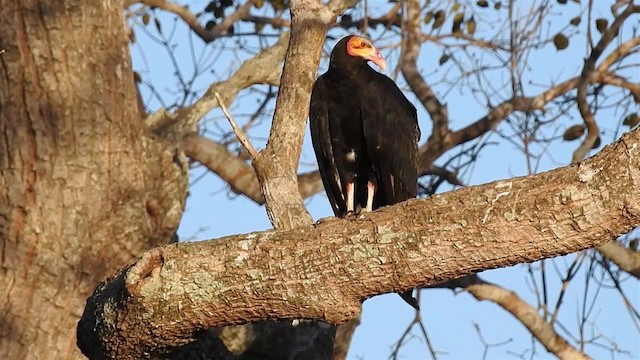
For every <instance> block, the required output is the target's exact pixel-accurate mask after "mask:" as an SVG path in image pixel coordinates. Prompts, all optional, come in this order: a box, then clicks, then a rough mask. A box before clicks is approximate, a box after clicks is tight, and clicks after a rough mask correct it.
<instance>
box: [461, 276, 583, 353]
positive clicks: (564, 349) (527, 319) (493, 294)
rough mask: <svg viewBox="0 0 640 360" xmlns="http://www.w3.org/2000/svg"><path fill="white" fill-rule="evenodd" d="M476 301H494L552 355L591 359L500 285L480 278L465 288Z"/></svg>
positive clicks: (514, 294)
mask: <svg viewBox="0 0 640 360" xmlns="http://www.w3.org/2000/svg"><path fill="white" fill-rule="evenodd" d="M465 290H467V291H468V292H469V293H470V294H471V295H473V296H474V297H475V298H476V299H478V300H480V301H482V300H489V301H493V302H494V303H496V304H497V305H499V306H501V307H502V308H503V309H505V310H507V311H508V312H510V313H511V314H512V315H513V316H514V317H515V318H516V319H518V320H519V321H520V322H521V323H522V324H523V325H524V326H525V327H526V328H527V330H529V332H530V333H531V334H532V335H533V336H534V337H535V338H536V339H538V341H540V343H541V344H542V345H543V346H544V347H545V348H546V349H547V351H549V352H550V353H552V354H554V355H556V356H557V357H558V358H559V359H567V360H569V359H571V360H574V359H589V357H588V356H586V355H585V354H584V353H582V352H580V351H578V350H576V349H575V348H574V347H572V346H571V345H570V344H569V343H568V342H567V341H566V340H565V339H563V338H562V337H561V336H559V335H558V334H557V333H556V331H555V330H554V329H553V326H552V325H551V324H549V323H547V322H546V321H545V320H544V318H543V317H542V316H540V315H538V311H537V310H536V309H535V308H534V307H533V306H531V305H529V304H527V303H526V302H525V301H523V300H522V299H521V298H520V297H519V296H518V295H517V294H516V293H514V292H513V291H509V290H507V289H505V288H503V287H501V286H499V285H495V284H490V283H488V282H485V281H483V280H480V279H479V278H478V281H477V282H476V283H474V284H471V285H468V286H466V287H465Z"/></svg>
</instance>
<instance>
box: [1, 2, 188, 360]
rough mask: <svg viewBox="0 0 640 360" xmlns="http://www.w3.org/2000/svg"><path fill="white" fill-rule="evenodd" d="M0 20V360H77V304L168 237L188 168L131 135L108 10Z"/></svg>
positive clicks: (115, 23) (115, 13) (126, 80)
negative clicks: (74, 359) (115, 272)
mask: <svg viewBox="0 0 640 360" xmlns="http://www.w3.org/2000/svg"><path fill="white" fill-rule="evenodd" d="M0 23H2V26H0V48H2V49H4V50H5V52H4V53H3V54H2V55H1V56H0V79H1V80H0V253H1V256H0V269H1V271H0V294H2V296H1V297H0V358H2V359H71V358H79V357H81V354H80V352H79V351H78V349H77V347H76V344H75V343H76V339H75V331H74V329H75V326H76V322H77V320H78V318H79V316H80V315H81V312H82V308H83V307H84V305H85V300H86V297H87V296H88V295H89V294H90V293H91V291H93V290H94V288H95V285H96V284H97V283H98V282H99V281H102V280H103V279H104V278H105V277H106V276H107V275H108V274H109V273H112V272H113V269H116V268H119V267H121V266H123V265H125V264H127V263H129V262H131V261H132V260H133V259H134V258H135V257H136V256H138V255H139V254H140V253H141V252H143V251H145V250H147V249H149V248H151V247H153V246H158V245H160V244H163V243H166V242H167V239H170V238H171V236H172V235H173V234H174V232H175V229H176V227H177V224H178V222H179V220H180V216H181V214H182V207H183V201H184V197H185V194H186V186H187V183H186V171H185V168H184V166H183V164H182V163H181V162H180V161H179V157H177V156H175V159H174V155H175V154H174V152H173V151H169V150H164V148H163V147H162V146H160V145H159V144H157V143H154V142H152V141H150V140H149V139H147V138H145V137H144V136H143V127H142V123H141V122H140V121H139V114H138V110H137V105H136V93H135V88H134V82H133V77H132V72H131V66H130V55H129V52H128V44H127V37H126V33H125V27H124V19H123V13H122V3H121V2H120V1H112V2H95V1H78V0H65V1H57V2H51V1H37V0H24V1H8V0H0ZM174 160H177V161H174Z"/></svg>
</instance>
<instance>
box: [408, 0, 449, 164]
mask: <svg viewBox="0 0 640 360" xmlns="http://www.w3.org/2000/svg"><path fill="white" fill-rule="evenodd" d="M420 9H421V7H420V1H419V0H409V1H407V23H406V30H407V35H406V37H405V39H404V44H403V45H404V46H403V47H402V54H401V55H400V67H401V69H402V75H403V76H404V78H405V80H406V81H407V84H409V87H410V88H411V90H412V91H413V92H414V93H415V94H416V96H417V97H418V99H419V100H420V102H421V103H422V105H423V106H424V108H425V109H426V110H427V112H429V116H430V117H431V122H432V123H433V130H432V131H431V136H430V137H429V141H428V142H429V143H431V144H432V145H431V147H432V148H440V147H441V146H439V145H437V144H440V143H441V142H442V141H443V139H444V138H445V137H446V135H447V134H448V133H449V132H450V131H449V114H448V112H447V108H446V106H444V105H443V104H442V103H440V101H439V100H438V98H437V96H436V94H435V93H434V92H433V90H432V89H431V87H430V86H429V85H428V84H427V83H426V82H425V81H424V79H423V78H422V75H420V72H419V71H418V66H417V62H418V55H419V54H420V47H421V45H422V41H421V35H422V31H421V30H420V29H421V24H422V18H421V16H420ZM441 154H442V153H440V154H438V156H440V155H441ZM436 158H437V157H434V158H433V159H434V160H435V159H436ZM422 165H423V168H424V169H429V168H430V167H431V163H426V162H424V161H423V162H422Z"/></svg>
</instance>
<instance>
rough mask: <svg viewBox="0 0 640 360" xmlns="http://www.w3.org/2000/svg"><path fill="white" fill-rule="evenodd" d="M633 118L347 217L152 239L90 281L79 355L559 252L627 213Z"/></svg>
mask: <svg viewBox="0 0 640 360" xmlns="http://www.w3.org/2000/svg"><path fill="white" fill-rule="evenodd" d="M638 199H640V131H639V130H636V131H633V132H631V133H628V134H625V135H624V136H623V137H622V139H621V140H619V141H618V142H616V143H615V144H613V145H610V146H607V147H605V149H604V150H603V151H602V152H601V153H599V154H598V155H597V156H595V157H593V158H591V159H588V160H585V161H583V162H582V163H580V164H578V165H573V166H569V167H564V168H560V169H557V170H554V171H550V172H547V173H542V174H537V175H533V176H529V177H520V178H514V179H511V180H508V181H499V182H494V183H490V184H486V185H482V186H476V187H468V188H464V189H461V190H458V191H454V192H450V193H446V194H443V195H436V196H433V197H431V198H428V199H422V200H409V201H407V202H404V203H401V204H397V205H395V206H393V207H388V208H384V209H381V210H379V211H376V212H373V213H369V214H366V215H364V216H363V217H361V218H358V219H351V220H349V219H346V220H328V221H324V222H321V223H319V224H316V225H313V226H302V227H299V228H296V229H292V230H286V231H265V232H259V233H252V234H247V235H236V236H230V237H226V238H222V239H219V240H216V241H205V242H198V243H180V244H173V245H168V246H164V247H161V248H156V249H154V250H152V251H150V252H148V253H147V254H145V255H144V256H143V257H142V259H141V260H139V261H138V262H137V263H135V264H133V265H132V266H131V267H128V268H126V269H124V270H122V271H121V272H120V273H119V274H118V275H117V276H116V277H115V278H114V279H112V280H110V281H108V282H107V283H105V284H103V285H101V286H100V287H98V289H97V290H96V292H95V293H94V295H93V296H92V297H91V298H90V299H89V300H88V303H87V307H86V309H85V313H84V315H83V318H82V319H81V321H80V324H79V328H78V329H79V346H80V348H81V349H82V350H83V352H84V353H85V354H86V355H88V356H90V355H94V356H98V355H100V356H101V357H105V358H120V357H121V355H123V354H129V355H131V354H132V355H131V356H134V357H140V358H142V357H144V356H151V355H149V354H155V353H161V352H164V351H167V350H168V349H170V348H171V347H173V346H176V345H180V344H184V343H187V342H189V341H191V340H192V339H193V337H194V334H195V333H196V332H197V331H198V330H202V329H207V328H210V327H217V326H224V325H230V324H238V323H244V322H247V321H259V320H266V319H289V318H297V319H300V318H308V319H316V320H321V321H324V322H327V323H331V324H339V323H343V322H345V321H347V320H349V319H350V318H352V317H353V316H354V315H356V314H358V313H359V311H360V302H361V301H362V300H363V299H366V298H367V297H370V296H373V295H377V294H381V293H388V292H399V291H405V290H408V289H411V288H415V287H423V286H427V285H430V284H435V283H437V282H440V281H444V280H447V279H453V278H458V277H461V276H464V275H467V274H471V273H475V272H478V271H482V270H486V269H493V268H497V267H505V266H510V265H514V264H517V263H522V262H532V261H537V260H540V259H543V258H548V257H552V256H559V255H564V254H568V253H572V252H576V251H580V250H583V249H586V248H590V247H593V246H599V245H602V244H603V243H605V242H608V241H611V240H614V239H615V238H616V237H617V236H618V235H619V234H622V233H626V232H628V231H629V230H631V229H632V228H634V227H636V226H638V225H640V203H639V202H638Z"/></svg>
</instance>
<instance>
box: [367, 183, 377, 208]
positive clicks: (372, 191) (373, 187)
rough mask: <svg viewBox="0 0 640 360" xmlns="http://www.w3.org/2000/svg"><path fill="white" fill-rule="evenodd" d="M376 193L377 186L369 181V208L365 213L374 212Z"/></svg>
mask: <svg viewBox="0 0 640 360" xmlns="http://www.w3.org/2000/svg"><path fill="white" fill-rule="evenodd" d="M375 193H376V184H374V183H373V182H371V181H367V207H366V208H365V212H372V211H373V195H375Z"/></svg>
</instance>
